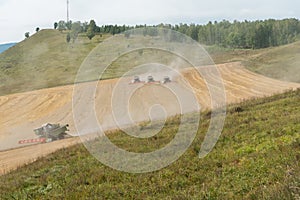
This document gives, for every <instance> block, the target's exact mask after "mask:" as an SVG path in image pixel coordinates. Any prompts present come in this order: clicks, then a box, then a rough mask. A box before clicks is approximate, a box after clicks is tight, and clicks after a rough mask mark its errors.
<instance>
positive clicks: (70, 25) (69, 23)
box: [66, 20, 73, 30]
mask: <svg viewBox="0 0 300 200" xmlns="http://www.w3.org/2000/svg"><path fill="white" fill-rule="evenodd" d="M72 26H73V23H72V21H71V20H70V21H68V22H66V27H67V29H68V30H71V29H72Z"/></svg>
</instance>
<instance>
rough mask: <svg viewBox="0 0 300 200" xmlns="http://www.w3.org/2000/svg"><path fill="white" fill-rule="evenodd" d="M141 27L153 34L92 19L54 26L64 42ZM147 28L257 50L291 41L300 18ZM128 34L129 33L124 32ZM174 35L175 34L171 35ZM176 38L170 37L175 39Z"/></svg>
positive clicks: (299, 29)
mask: <svg viewBox="0 0 300 200" xmlns="http://www.w3.org/2000/svg"><path fill="white" fill-rule="evenodd" d="M142 27H143V28H145V33H144V35H150V36H156V35H157V34H158V33H157V32H156V31H155V30H154V29H150V28H149V29H147V27H150V26H147V25H136V26H126V25H123V26H119V25H103V26H97V25H96V23H95V21H94V20H91V21H90V22H89V23H87V22H84V23H81V22H72V21H69V22H65V21H59V22H58V23H57V22H56V23H55V24H54V28H55V29H58V30H60V31H63V30H70V32H69V33H68V35H67V41H68V42H70V40H71V39H73V40H76V38H77V36H78V34H79V33H86V35H87V37H88V38H89V39H92V38H93V37H94V36H95V35H97V34H100V35H101V34H112V35H115V34H120V33H122V32H124V31H127V30H130V29H133V28H142ZM151 27H161V28H167V29H172V30H174V31H178V32H180V33H183V34H186V35H188V36H190V37H191V38H193V39H194V40H196V41H198V42H200V43H201V44H204V45H218V46H222V47H229V48H245V49H250V48H251V49H259V48H266V47H272V46H279V45H284V44H288V43H292V42H294V41H296V40H297V38H299V34H300V21H299V20H298V19H295V18H290V19H283V20H275V19H268V20H257V21H247V20H245V21H243V22H240V21H236V20H235V21H233V22H230V21H228V20H223V21H220V22H217V21H215V22H213V23H212V22H208V23H207V24H205V25H197V24H182V23H181V24H177V25H171V24H159V25H156V26H151ZM125 36H126V37H129V36H130V35H129V34H127V35H125ZM174 37H176V36H174ZM175 39H176V38H174V40H175Z"/></svg>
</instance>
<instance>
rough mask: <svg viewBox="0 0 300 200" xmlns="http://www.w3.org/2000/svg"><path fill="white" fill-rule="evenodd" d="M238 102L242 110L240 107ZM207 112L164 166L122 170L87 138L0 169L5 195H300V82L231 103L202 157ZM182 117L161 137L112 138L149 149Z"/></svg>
mask: <svg viewBox="0 0 300 200" xmlns="http://www.w3.org/2000/svg"><path fill="white" fill-rule="evenodd" d="M237 106H239V107H241V108H242V110H243V112H239V113H237V112H235V111H234V110H235V109H234V108H236V107H237ZM208 116H209V113H204V114H203V118H202V121H201V128H200V129H199V131H198V135H197V137H196V140H195V141H194V143H193V144H192V146H191V147H190V148H189V150H188V151H187V152H186V153H185V154H184V155H183V156H182V157H181V158H180V159H179V160H178V161H176V162H175V163H173V164H171V165H170V166H168V167H167V168H165V169H162V170H160V171H157V172H152V173H148V174H128V173H122V172H118V171H115V170H112V169H110V168H108V167H106V166H104V165H102V164H100V163H99V162H97V160H96V159H95V158H93V157H92V156H91V155H90V154H89V153H88V152H87V151H86V150H85V148H84V147H83V146H82V145H77V146H74V147H72V148H69V149H63V150H60V151H58V152H56V153H54V154H52V155H50V156H48V157H47V158H42V159H40V160H39V161H37V162H35V163H33V164H31V165H28V166H26V167H23V168H20V169H19V170H18V171H15V172H12V173H10V174H8V175H4V176H2V177H0V196H1V197H2V199H19V198H21V199H22V198H24V199H25V198H37V199H62V198H63V197H66V196H67V197H68V199H118V198H119V199H124V198H125V199H147V198H148V199H152V198H153V199H162V198H172V199H186V198H191V199H242V198H243V199H292V198H295V199H297V198H299V197H300V196H299V194H300V189H299V188H300V166H299V161H300V135H299V132H300V121H299V119H300V90H298V91H296V92H288V93H286V94H281V95H277V96H273V97H269V98H265V99H259V100H253V101H249V102H244V103H241V104H239V105H232V106H231V107H230V108H229V113H228V116H227V119H226V124H225V127H224V130H223V133H222V135H221V137H220V139H219V141H218V143H217V145H216V147H215V148H214V150H213V151H212V152H211V153H210V154H209V155H208V156H207V157H206V158H204V159H199V158H198V157H197V155H198V151H199V148H200V144H201V142H202V140H203V137H204V135H205V131H206V129H207V126H208V124H209V117H208ZM176 119H177V118H174V119H171V120H170V121H169V122H168V123H167V127H166V128H165V129H163V131H162V132H161V133H160V134H159V135H158V136H157V137H153V138H150V139H143V140H133V139H132V138H131V139H130V138H128V137H127V136H125V135H124V134H122V133H120V132H116V133H112V134H111V135H110V138H111V140H112V141H113V142H114V143H115V144H116V145H118V146H120V147H122V148H124V149H127V150H131V151H135V152H149V151H151V150H154V149H157V147H159V146H162V145H164V144H167V143H168V141H169V140H170V139H171V138H172V137H173V136H174V130H176V128H177V126H178V124H177V123H178V121H177V120H176ZM188 123H191V124H192V123H195V122H193V120H191V121H189V122H188ZM187 130H188V129H187ZM66 158H67V159H66Z"/></svg>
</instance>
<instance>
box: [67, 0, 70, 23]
mask: <svg viewBox="0 0 300 200" xmlns="http://www.w3.org/2000/svg"><path fill="white" fill-rule="evenodd" d="M69 5H70V2H69V0H67V23H68V22H69V20H70V13H69Z"/></svg>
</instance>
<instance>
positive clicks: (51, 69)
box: [0, 30, 300, 95]
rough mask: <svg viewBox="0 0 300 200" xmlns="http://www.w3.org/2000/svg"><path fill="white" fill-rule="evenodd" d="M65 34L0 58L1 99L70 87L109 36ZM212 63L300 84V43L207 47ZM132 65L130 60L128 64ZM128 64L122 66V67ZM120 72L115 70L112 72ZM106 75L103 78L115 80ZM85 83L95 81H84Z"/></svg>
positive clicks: (36, 38) (44, 34)
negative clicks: (70, 38)
mask: <svg viewBox="0 0 300 200" xmlns="http://www.w3.org/2000/svg"><path fill="white" fill-rule="evenodd" d="M66 34H67V32H59V31H58V30H42V31H40V32H38V33H36V34H35V35H33V36H31V37H30V38H28V39H26V40H24V41H22V42H20V43H18V44H17V45H15V46H14V47H12V48H10V49H8V50H7V51H5V52H4V53H2V54H0V95H5V94H11V93H17V92H24V91H31V90H36V89H41V88H47V87H55V86H59V85H66V84H73V83H74V79H75V76H76V74H77V71H78V69H79V67H80V65H81V63H82V62H83V60H84V59H85V57H86V56H87V55H88V54H89V53H90V51H91V50H92V49H94V48H95V47H96V46H97V45H98V44H99V43H101V42H102V41H103V40H105V39H106V38H108V37H110V36H111V35H103V37H101V36H100V35H97V36H96V37H94V38H93V39H92V40H91V41H90V40H89V39H88V38H87V37H86V36H85V35H84V34H81V35H79V37H78V38H77V40H76V41H75V42H74V43H72V42H71V43H70V44H68V43H67V42H66ZM206 49H207V50H208V51H209V53H210V54H211V56H212V58H213V59H214V61H215V62H216V63H217V64H218V63H225V62H231V61H244V64H245V65H246V66H247V67H248V68H249V69H250V70H253V71H255V72H258V73H261V74H264V75H266V76H269V77H273V78H278V79H281V80H287V81H294V82H300V77H299V76H300V75H299V73H297V72H298V71H299V70H298V69H299V64H300V56H299V52H300V42H296V43H293V44H289V45H285V46H281V47H274V48H268V49H261V50H233V49H223V48H219V47H206ZM129 61H132V60H129ZM127 65H128V64H126V63H122V66H127ZM118 69H120V66H116V67H115V68H114V70H118ZM117 74H118V73H116V72H113V73H111V72H109V74H108V75H107V76H106V78H113V77H116V76H118V75H117ZM86 79H87V80H92V79H94V78H93V77H87V78H86Z"/></svg>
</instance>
